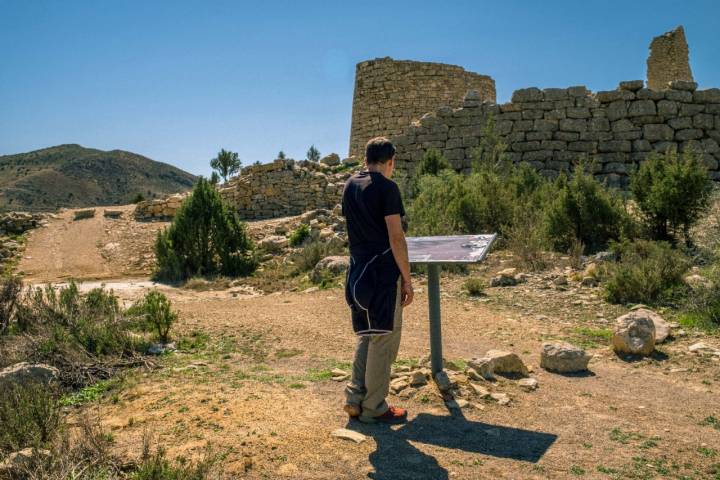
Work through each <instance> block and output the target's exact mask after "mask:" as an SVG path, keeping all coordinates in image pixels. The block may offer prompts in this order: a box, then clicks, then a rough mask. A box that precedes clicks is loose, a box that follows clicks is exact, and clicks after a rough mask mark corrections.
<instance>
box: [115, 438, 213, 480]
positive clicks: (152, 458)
mask: <svg viewBox="0 0 720 480" xmlns="http://www.w3.org/2000/svg"><path fill="white" fill-rule="evenodd" d="M221 460H222V456H221V455H212V454H210V452H209V451H208V452H206V453H205V455H204V456H203V458H201V459H200V460H199V461H197V462H190V461H188V460H187V459H185V458H184V457H178V458H177V459H176V460H175V461H174V462H171V461H170V460H168V459H167V455H166V452H165V449H164V448H162V447H157V449H156V450H155V451H154V452H153V451H151V450H150V448H149V447H147V446H145V447H144V448H143V453H142V457H141V459H140V464H139V465H138V466H137V468H136V469H135V471H133V472H132V473H131V474H130V476H129V478H130V479H131V480H207V479H208V478H216V473H217V470H218V469H219V463H220V461H221Z"/></svg>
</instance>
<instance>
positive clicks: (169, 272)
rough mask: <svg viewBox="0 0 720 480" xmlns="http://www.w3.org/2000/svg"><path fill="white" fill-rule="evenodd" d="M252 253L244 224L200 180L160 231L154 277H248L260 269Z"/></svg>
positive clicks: (156, 247)
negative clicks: (165, 226)
mask: <svg viewBox="0 0 720 480" xmlns="http://www.w3.org/2000/svg"><path fill="white" fill-rule="evenodd" d="M253 253H254V245H253V243H252V241H251V240H250V237H249V236H248V234H247V231H246V229H245V224H244V223H243V222H241V221H240V219H239V218H238V216H237V214H236V213H235V212H233V211H231V210H230V209H229V208H228V207H227V206H226V205H225V204H224V202H223V200H222V198H221V197H220V194H219V193H218V191H217V190H216V189H215V188H213V186H212V185H211V184H210V182H208V181H207V180H205V179H204V178H201V179H200V181H198V183H197V184H196V185H195V188H194V190H193V192H192V194H191V195H190V196H189V197H188V198H187V199H186V200H185V201H184V202H183V204H182V205H181V206H180V208H179V209H178V211H177V213H176V215H175V218H174V219H173V222H172V224H171V225H170V226H169V227H168V228H166V229H165V230H162V231H160V232H158V235H157V239H156V241H155V255H156V257H157V268H156V272H155V277H156V278H158V279H160V280H170V281H174V280H185V279H187V278H189V277H192V276H197V275H201V276H207V275H217V274H220V275H227V276H238V275H247V274H249V273H251V272H253V271H254V270H255V267H256V266H257V261H256V259H255V257H254V254H253Z"/></svg>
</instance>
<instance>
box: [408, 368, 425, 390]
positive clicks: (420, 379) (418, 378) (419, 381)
mask: <svg viewBox="0 0 720 480" xmlns="http://www.w3.org/2000/svg"><path fill="white" fill-rule="evenodd" d="M427 383H428V382H427V376H426V375H425V373H423V372H421V371H420V370H416V371H414V372H412V373H411V374H410V386H411V387H415V388H417V387H422V386H423V385H427Z"/></svg>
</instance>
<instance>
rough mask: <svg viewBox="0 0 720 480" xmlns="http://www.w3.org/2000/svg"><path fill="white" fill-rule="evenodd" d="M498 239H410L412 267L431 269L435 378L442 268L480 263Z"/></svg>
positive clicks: (440, 364)
mask: <svg viewBox="0 0 720 480" xmlns="http://www.w3.org/2000/svg"><path fill="white" fill-rule="evenodd" d="M496 237H497V235H496V234H492V235H452V236H445V237H408V238H407V244H408V253H409V257H410V263H414V264H424V265H427V269H428V316H429V320H430V364H431V369H432V375H433V378H435V376H436V375H437V374H438V373H439V372H442V371H443V355H442V325H441V320H440V268H441V267H442V265H443V264H452V263H478V262H481V261H482V260H483V259H484V258H485V256H486V255H487V253H488V250H489V249H490V246H491V245H492V243H493V242H494V241H495V238H496Z"/></svg>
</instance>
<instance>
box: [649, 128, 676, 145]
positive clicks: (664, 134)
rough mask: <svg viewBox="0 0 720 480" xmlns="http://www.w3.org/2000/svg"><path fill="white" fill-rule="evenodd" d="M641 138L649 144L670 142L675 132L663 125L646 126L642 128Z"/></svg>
mask: <svg viewBox="0 0 720 480" xmlns="http://www.w3.org/2000/svg"><path fill="white" fill-rule="evenodd" d="M643 136H644V137H645V139H646V140H649V141H651V142H653V141H659V140H672V139H673V137H674V136H675V131H674V130H673V129H672V128H670V127H669V126H667V125H665V124H647V125H644V126H643Z"/></svg>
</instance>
